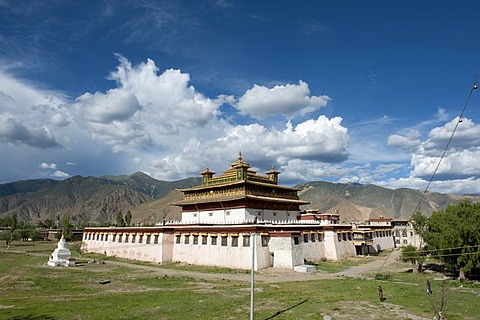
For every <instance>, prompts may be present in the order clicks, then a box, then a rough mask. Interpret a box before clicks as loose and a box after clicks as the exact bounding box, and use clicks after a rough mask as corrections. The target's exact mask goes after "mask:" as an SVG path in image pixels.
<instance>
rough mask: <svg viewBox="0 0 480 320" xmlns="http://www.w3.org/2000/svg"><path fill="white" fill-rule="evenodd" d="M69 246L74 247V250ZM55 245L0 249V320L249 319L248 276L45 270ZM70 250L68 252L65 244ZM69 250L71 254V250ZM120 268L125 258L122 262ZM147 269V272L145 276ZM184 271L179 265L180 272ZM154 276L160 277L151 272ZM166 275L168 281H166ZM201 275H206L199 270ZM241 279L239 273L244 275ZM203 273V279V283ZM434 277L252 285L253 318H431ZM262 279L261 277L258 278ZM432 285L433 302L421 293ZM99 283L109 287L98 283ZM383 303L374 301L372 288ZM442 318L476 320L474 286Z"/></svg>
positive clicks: (454, 298) (84, 267) (113, 268)
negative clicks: (382, 295)
mask: <svg viewBox="0 0 480 320" xmlns="http://www.w3.org/2000/svg"><path fill="white" fill-rule="evenodd" d="M74 246H75V245H73V247H74ZM54 248H55V243H36V244H35V245H31V244H25V245H22V244H21V243H15V244H14V246H13V247H11V248H10V249H9V251H8V252H5V247H4V246H1V247H0V250H1V251H0V280H1V284H2V285H1V286H0V319H39V320H40V319H248V317H249V310H250V309H249V308H250V283H249V281H248V280H249V276H248V274H245V281H239V280H232V279H229V278H228V275H232V274H234V275H236V276H237V275H240V276H241V274H242V272H243V271H240V272H239V273H235V272H233V271H232V270H225V272H226V273H225V274H224V278H222V276H223V274H222V273H221V272H222V270H221V269H216V270H215V272H216V273H215V274H213V273H212V269H211V268H205V269H204V268H201V267H192V270H190V271H191V272H195V273H196V274H197V275H196V276H181V275H178V276H177V275H175V276H172V275H171V270H175V268H176V265H175V264H169V265H167V267H168V269H165V268H163V267H162V266H160V265H154V264H149V265H148V269H146V268H141V266H142V265H139V264H133V263H131V264H130V263H129V264H124V263H122V264H121V265H115V264H114V263H113V262H112V261H109V260H107V261H106V262H105V263H104V264H103V263H101V264H98V263H87V261H89V260H91V259H92V258H93V257H98V255H97V256H90V255H82V256H81V257H79V256H77V255H76V254H74V255H75V256H76V257H77V261H78V262H80V265H79V266H77V267H75V268H63V267H57V268H51V267H47V266H46V261H47V260H48V256H49V255H50V253H51V252H52V251H53V249H54ZM71 248H72V246H71ZM72 251H74V250H73V248H72ZM122 262H125V260H122ZM152 267H153V271H152V270H151V269H152ZM179 268H181V269H182V270H185V267H184V266H180V267H179ZM157 270H158V271H157ZM165 270H168V271H169V272H170V275H168V276H167V275H165V274H164V272H165ZM204 271H205V272H204ZM243 273H244V272H243ZM206 275H209V277H207V276H206ZM434 277H435V275H433V274H428V275H426V274H421V275H412V274H407V273H392V274H389V276H388V277H386V279H388V281H378V280H372V279H371V278H336V279H323V280H315V281H300V282H270V283H268V282H262V281H261V280H259V281H258V282H257V283H256V290H255V319H322V318H323V315H330V316H332V318H333V319H432V317H433V314H432V306H431V301H430V300H429V299H430V297H432V298H433V299H439V294H440V281H436V280H433V278H434ZM259 278H260V277H259ZM426 279H430V281H431V282H432V288H433V290H434V295H433V296H427V295H426V294H425V292H424V291H425V290H424V283H425V280H426ZM103 280H109V281H110V283H107V284H101V283H100V282H101V281H103ZM379 285H381V286H382V287H383V289H384V293H385V296H386V297H387V301H386V302H384V303H382V302H380V301H379V299H378V295H377V287H378V286H379ZM446 287H447V290H446V293H447V304H446V307H445V312H444V315H445V316H446V319H448V320H455V319H462V320H463V319H480V302H479V300H480V286H479V285H474V284H468V285H467V284H463V285H462V284H460V283H458V282H457V281H448V283H447V284H446Z"/></svg>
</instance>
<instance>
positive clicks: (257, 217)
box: [82, 153, 394, 270]
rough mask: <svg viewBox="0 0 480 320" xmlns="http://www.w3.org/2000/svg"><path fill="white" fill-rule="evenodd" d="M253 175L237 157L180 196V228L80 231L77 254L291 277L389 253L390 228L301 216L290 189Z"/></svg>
mask: <svg viewBox="0 0 480 320" xmlns="http://www.w3.org/2000/svg"><path fill="white" fill-rule="evenodd" d="M279 174H280V172H278V171H276V170H275V169H274V168H273V167H272V169H271V170H269V171H267V172H266V176H263V175H259V174H257V172H256V171H255V170H254V169H253V168H252V167H251V165H250V164H249V163H247V162H245V161H244V160H243V158H242V155H241V153H240V154H239V156H238V159H237V161H235V162H234V163H232V164H231V165H230V168H229V169H228V170H226V171H224V173H223V174H222V175H219V176H215V172H212V171H210V170H209V168H208V167H207V169H206V170H204V171H203V172H201V175H202V185H200V186H196V187H193V188H188V189H181V190H179V191H181V192H182V193H183V199H182V200H181V201H179V202H177V203H173V205H176V206H180V207H181V208H182V218H181V221H177V222H168V223H162V224H161V225H157V226H155V227H106V228H85V230H84V235H83V242H82V250H83V251H85V252H96V253H103V254H106V255H109V256H117V257H122V258H127V259H136V260H142V261H151V262H158V263H166V262H182V263H188V264H195V265H204V266H217V267H227V268H233V269H250V268H251V265H252V249H253V244H254V243H255V250H254V252H253V253H254V255H255V270H259V269H263V268H268V267H274V268H288V269H294V267H295V266H299V265H303V264H304V263H305V261H320V260H322V259H327V260H334V261H336V260H341V259H344V258H346V257H349V256H355V255H365V254H370V253H376V252H378V251H381V250H385V249H392V248H394V241H393V237H392V233H391V227H390V226H384V225H381V224H378V225H375V224H374V225H366V226H358V227H357V226H356V227H355V228H354V227H352V225H350V224H340V223H339V222H340V217H339V214H338V212H335V213H319V212H318V211H315V210H306V211H302V210H301V209H300V206H305V205H308V204H309V202H308V201H303V200H300V199H299V197H298V191H300V190H297V189H294V188H290V187H286V186H281V185H279V184H278V175H279Z"/></svg>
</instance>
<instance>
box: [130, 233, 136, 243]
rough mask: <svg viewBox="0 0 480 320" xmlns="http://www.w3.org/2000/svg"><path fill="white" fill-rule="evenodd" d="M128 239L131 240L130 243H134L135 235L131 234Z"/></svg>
mask: <svg viewBox="0 0 480 320" xmlns="http://www.w3.org/2000/svg"><path fill="white" fill-rule="evenodd" d="M130 237H131V239H132V243H135V235H134V234H131V235H130Z"/></svg>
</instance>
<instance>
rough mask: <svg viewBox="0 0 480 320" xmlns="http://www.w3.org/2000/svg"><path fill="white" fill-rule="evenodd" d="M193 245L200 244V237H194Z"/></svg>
mask: <svg viewBox="0 0 480 320" xmlns="http://www.w3.org/2000/svg"><path fill="white" fill-rule="evenodd" d="M193 244H198V236H193Z"/></svg>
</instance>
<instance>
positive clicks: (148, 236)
mask: <svg viewBox="0 0 480 320" xmlns="http://www.w3.org/2000/svg"><path fill="white" fill-rule="evenodd" d="M150 237H151V236H150V235H147V239H146V240H147V244H150Z"/></svg>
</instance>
